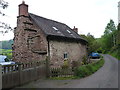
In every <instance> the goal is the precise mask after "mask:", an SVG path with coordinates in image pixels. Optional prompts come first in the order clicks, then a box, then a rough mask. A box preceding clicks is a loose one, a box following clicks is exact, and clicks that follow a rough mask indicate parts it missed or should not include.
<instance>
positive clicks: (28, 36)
mask: <svg viewBox="0 0 120 90" xmlns="http://www.w3.org/2000/svg"><path fill="white" fill-rule="evenodd" d="M46 53H47V40H46V38H45V36H44V34H43V32H42V31H41V30H40V29H39V28H38V27H37V26H36V25H35V24H34V22H33V21H31V20H30V18H29V17H25V16H19V17H18V20H17V27H16V29H15V30H14V44H13V61H16V62H29V61H34V60H37V61H39V60H43V59H45V57H46Z"/></svg>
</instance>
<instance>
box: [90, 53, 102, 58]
mask: <svg viewBox="0 0 120 90" xmlns="http://www.w3.org/2000/svg"><path fill="white" fill-rule="evenodd" d="M89 56H90V57H91V58H94V59H96V58H100V54H98V53H95V52H92V53H91V54H90V55H89Z"/></svg>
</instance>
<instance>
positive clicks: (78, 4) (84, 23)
mask: <svg viewBox="0 0 120 90" xmlns="http://www.w3.org/2000/svg"><path fill="white" fill-rule="evenodd" d="M5 1H7V2H9V7H8V8H7V9H5V10H2V11H3V12H4V13H5V14H6V16H5V17H2V16H0V21H3V22H6V23H7V24H10V25H11V27H13V28H14V27H16V22H17V16H18V5H19V4H21V3H22V1H23V0H5ZM24 1H25V3H26V4H28V5H29V8H28V9H29V12H30V13H33V14H36V15H39V16H42V17H45V18H48V19H52V20H55V21H59V22H62V23H65V24H67V25H68V26H69V27H71V28H73V27H74V26H75V27H76V28H78V33H79V34H85V35H87V34H88V33H90V34H92V35H94V37H95V38H100V37H101V35H103V32H104V30H105V27H106V25H107V23H109V21H110V19H112V20H113V21H114V22H115V25H117V24H118V1H119V0H24ZM0 30H2V29H0ZM13 37H14V34H13V32H9V33H7V34H5V35H2V34H0V41H1V40H9V39H13Z"/></svg>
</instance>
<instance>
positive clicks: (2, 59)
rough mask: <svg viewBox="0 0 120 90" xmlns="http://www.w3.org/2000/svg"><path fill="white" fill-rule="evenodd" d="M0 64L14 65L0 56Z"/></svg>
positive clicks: (5, 57)
mask: <svg viewBox="0 0 120 90" xmlns="http://www.w3.org/2000/svg"><path fill="white" fill-rule="evenodd" d="M0 64H1V65H11V64H15V62H13V61H11V60H9V59H8V58H7V56H4V55H0Z"/></svg>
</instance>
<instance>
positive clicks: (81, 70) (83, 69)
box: [75, 59, 104, 78]
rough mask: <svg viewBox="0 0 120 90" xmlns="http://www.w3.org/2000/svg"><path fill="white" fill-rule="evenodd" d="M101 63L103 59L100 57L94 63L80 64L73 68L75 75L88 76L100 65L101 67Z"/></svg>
mask: <svg viewBox="0 0 120 90" xmlns="http://www.w3.org/2000/svg"><path fill="white" fill-rule="evenodd" d="M103 64H104V60H103V59H101V60H99V61H97V62H95V63H91V64H87V65H84V66H80V67H78V68H76V69H75V76H76V77H80V78H82V77H86V76H89V75H91V74H92V73H94V72H96V71H97V70H98V69H99V68H100V67H102V66H103Z"/></svg>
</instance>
